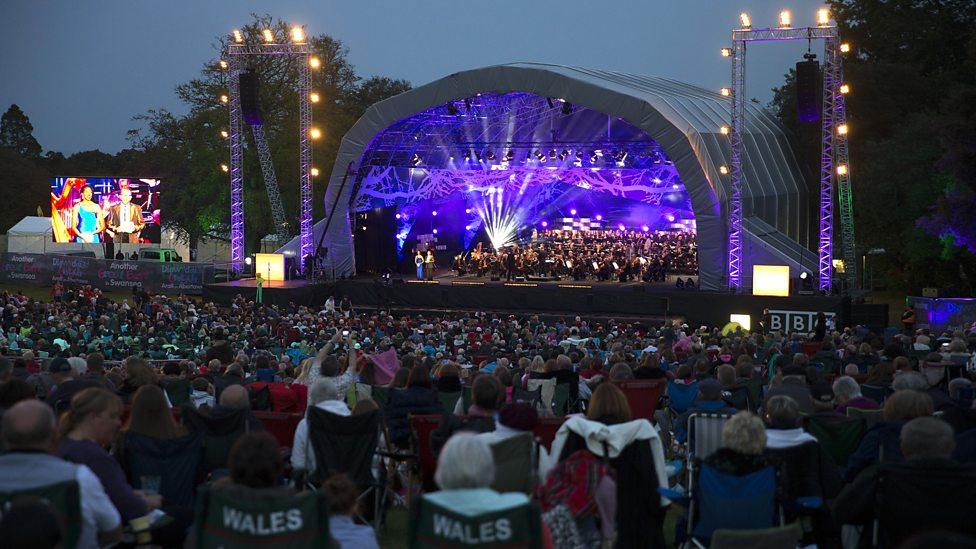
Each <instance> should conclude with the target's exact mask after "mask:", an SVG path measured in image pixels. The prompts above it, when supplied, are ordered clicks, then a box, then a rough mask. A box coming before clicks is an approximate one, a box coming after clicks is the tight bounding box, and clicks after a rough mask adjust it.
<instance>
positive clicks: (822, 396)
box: [810, 381, 835, 414]
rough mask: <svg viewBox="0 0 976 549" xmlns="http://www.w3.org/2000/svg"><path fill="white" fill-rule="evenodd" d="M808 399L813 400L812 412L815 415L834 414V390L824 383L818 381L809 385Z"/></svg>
mask: <svg viewBox="0 0 976 549" xmlns="http://www.w3.org/2000/svg"><path fill="white" fill-rule="evenodd" d="M810 397H811V398H812V399H813V411H814V413H815V414H820V413H824V412H826V413H830V414H833V413H834V400H835V397H834V389H833V387H831V385H830V383H827V382H826V381H818V382H816V383H812V384H810Z"/></svg>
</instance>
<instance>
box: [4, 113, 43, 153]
mask: <svg viewBox="0 0 976 549" xmlns="http://www.w3.org/2000/svg"><path fill="white" fill-rule="evenodd" d="M33 132H34V126H32V125H31V123H30V119H29V118H27V115H26V114H24V111H22V110H20V107H18V106H17V105H10V108H9V109H7V112H5V113H3V118H0V147H6V148H8V149H11V150H12V151H14V152H15V153H17V154H19V155H20V156H22V157H24V158H38V157H39V156H41V145H40V143H38V142H37V140H36V139H34V136H33V135H32V134H33Z"/></svg>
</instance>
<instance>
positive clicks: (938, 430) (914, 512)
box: [833, 417, 976, 547]
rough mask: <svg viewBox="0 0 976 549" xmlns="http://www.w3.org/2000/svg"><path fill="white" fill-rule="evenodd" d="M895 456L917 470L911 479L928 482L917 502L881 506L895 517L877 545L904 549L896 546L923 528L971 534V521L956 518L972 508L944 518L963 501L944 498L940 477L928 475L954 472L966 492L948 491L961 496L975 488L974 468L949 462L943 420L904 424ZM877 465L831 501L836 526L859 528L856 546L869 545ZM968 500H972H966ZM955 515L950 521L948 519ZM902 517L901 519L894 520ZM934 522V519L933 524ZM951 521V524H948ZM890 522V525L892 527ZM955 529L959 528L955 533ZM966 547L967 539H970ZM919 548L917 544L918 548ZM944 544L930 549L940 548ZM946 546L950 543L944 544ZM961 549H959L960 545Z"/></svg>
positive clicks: (948, 434)
mask: <svg viewBox="0 0 976 549" xmlns="http://www.w3.org/2000/svg"><path fill="white" fill-rule="evenodd" d="M898 446H899V449H900V454H901V455H903V456H904V460H905V464H906V465H907V467H908V468H909V470H916V471H917V475H916V478H917V479H919V484H921V485H924V484H925V482H924V481H925V479H927V478H932V481H931V483H930V484H929V490H928V492H927V493H919V491H918V490H916V491H915V492H914V495H916V496H917V497H918V499H912V500H911V501H899V500H889V501H885V502H883V505H884V506H885V507H887V508H888V509H889V510H891V509H893V510H894V512H895V513H897V514H898V516H895V517H889V519H894V520H895V523H894V524H897V531H892V530H893V529H882V530H881V532H880V534H881V539H880V542H881V543H882V544H883V545H881V546H883V547H906V545H899V544H900V543H901V542H903V541H904V540H906V539H908V538H909V537H911V536H912V535H914V534H918V533H922V532H925V531H928V530H933V529H937V530H940V531H944V530H945V529H946V528H947V527H948V528H950V529H952V530H955V531H957V532H960V533H965V534H968V535H970V536H972V535H974V533H976V530H974V528H973V524H972V523H971V521H960V520H958V519H959V518H961V517H964V516H971V515H972V513H974V512H976V509H967V508H962V509H958V508H957V509H954V510H953V513H952V515H950V516H949V517H947V516H945V513H946V512H947V511H949V508H950V507H952V506H958V505H960V504H961V503H962V502H959V501H956V500H954V499H946V498H945V496H946V493H945V491H946V489H947V486H946V485H945V477H944V476H936V475H932V473H943V474H953V473H955V474H957V475H959V476H958V480H959V481H960V482H966V481H967V480H968V482H969V484H970V485H971V486H969V488H968V490H967V488H966V487H965V486H962V487H954V488H953V489H956V490H961V492H967V491H968V492H969V493H972V491H974V490H976V483H974V481H973V479H974V478H976V469H974V468H973V466H960V465H958V464H956V463H955V462H953V461H952V453H953V450H954V448H955V440H954V437H953V432H952V428H951V427H950V426H949V425H948V424H947V423H945V422H944V421H942V420H940V419H937V418H932V417H918V418H915V419H912V420H911V421H909V422H907V423H905V425H904V427H903V428H902V429H901V433H900V435H899V445H898ZM878 473H879V466H878V465H873V466H871V467H870V468H868V469H866V470H864V471H863V472H861V473H860V474H858V475H857V477H856V478H855V479H854V481H853V482H852V483H851V484H849V485H847V487H845V488H844V490H843V491H842V492H841V493H840V495H839V496H838V497H837V500H836V501H835V502H834V505H833V510H834V517H835V520H836V522H837V523H838V524H853V525H863V526H864V529H863V530H862V532H861V543H862V544H863V545H864V546H870V545H872V543H871V541H870V540H871V533H872V528H871V525H870V524H871V521H872V520H874V519H875V518H877V517H876V515H875V513H876V510H877V509H878V507H879V502H878V495H877V492H878V490H879V488H880V484H879V482H880V480H879V479H880V476H879V474H878ZM969 501H970V502H971V501H972V499H970V500H969ZM950 517H955V518H950ZM899 518H903V519H905V520H900V521H899V520H897V519H899ZM934 521H938V522H936V523H935V524H933V522H934ZM948 523H954V524H948ZM894 524H892V526H894ZM956 528H958V530H956ZM969 540H970V541H969V542H967V543H969V544H971V543H972V542H971V540H972V538H969ZM921 546H922V545H918V547H921ZM939 546H943V545H932V547H939ZM944 547H949V545H944ZM960 547H961V546H960Z"/></svg>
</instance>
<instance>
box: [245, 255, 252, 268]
mask: <svg viewBox="0 0 976 549" xmlns="http://www.w3.org/2000/svg"><path fill="white" fill-rule="evenodd" d="M251 263H254V260H253V259H251V256H247V257H245V258H244V264H245V265H247V266H248V267H250V266H251Z"/></svg>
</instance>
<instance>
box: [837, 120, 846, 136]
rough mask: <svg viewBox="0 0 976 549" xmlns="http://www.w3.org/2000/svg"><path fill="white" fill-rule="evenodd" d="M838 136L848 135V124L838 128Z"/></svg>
mask: <svg viewBox="0 0 976 549" xmlns="http://www.w3.org/2000/svg"><path fill="white" fill-rule="evenodd" d="M837 135H847V124H846V123H844V124H840V125H838V126H837Z"/></svg>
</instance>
